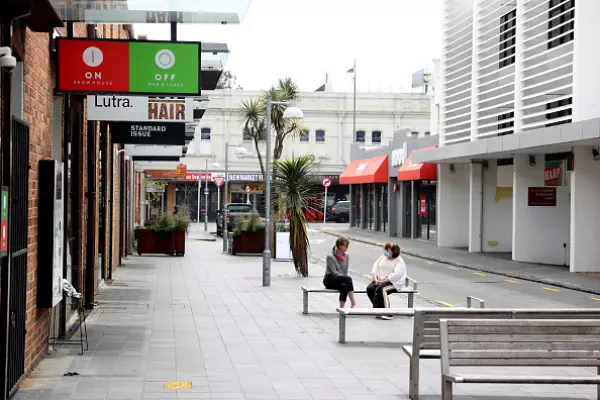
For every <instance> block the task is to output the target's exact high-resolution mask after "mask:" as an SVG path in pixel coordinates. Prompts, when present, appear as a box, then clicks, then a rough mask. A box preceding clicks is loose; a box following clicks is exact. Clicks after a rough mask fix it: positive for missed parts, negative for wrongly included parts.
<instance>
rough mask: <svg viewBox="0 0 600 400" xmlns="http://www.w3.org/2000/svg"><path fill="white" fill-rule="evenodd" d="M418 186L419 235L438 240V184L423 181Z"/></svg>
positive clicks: (423, 237) (419, 236)
mask: <svg viewBox="0 0 600 400" xmlns="http://www.w3.org/2000/svg"><path fill="white" fill-rule="evenodd" d="M418 188H419V189H418V192H417V193H418V197H417V198H418V204H417V210H416V211H417V212H418V214H417V215H418V217H417V224H418V225H417V237H418V238H420V239H426V240H432V241H437V215H436V185H435V183H434V184H430V183H421V184H419V186H418Z"/></svg>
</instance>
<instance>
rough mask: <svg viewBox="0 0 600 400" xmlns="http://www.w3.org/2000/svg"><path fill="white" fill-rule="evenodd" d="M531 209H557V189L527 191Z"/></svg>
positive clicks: (538, 188) (546, 188)
mask: <svg viewBox="0 0 600 400" xmlns="http://www.w3.org/2000/svg"><path fill="white" fill-rule="evenodd" d="M527 205H528V206H529V207H556V188H555V187H530V188H529V190H528V191H527Z"/></svg>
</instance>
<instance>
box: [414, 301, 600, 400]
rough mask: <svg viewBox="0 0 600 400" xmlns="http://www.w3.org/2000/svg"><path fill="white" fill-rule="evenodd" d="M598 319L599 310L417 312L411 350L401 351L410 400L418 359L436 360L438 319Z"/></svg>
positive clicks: (416, 389)
mask: <svg viewBox="0 0 600 400" xmlns="http://www.w3.org/2000/svg"><path fill="white" fill-rule="evenodd" d="M454 318H458V319H565V318H577V319H586V320H588V319H600V308H583V309H568V308H567V309H475V308H471V309H469V308H417V309H415V316H414V323H413V341H412V345H411V346H403V347H402V350H403V351H404V353H405V354H406V355H407V356H408V357H410V373H409V390H408V391H409V397H410V398H411V399H412V400H417V399H418V397H419V371H420V370H419V365H420V360H421V359H439V358H440V357H441V353H440V320H441V319H454Z"/></svg>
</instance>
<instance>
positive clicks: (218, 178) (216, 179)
mask: <svg viewBox="0 0 600 400" xmlns="http://www.w3.org/2000/svg"><path fill="white" fill-rule="evenodd" d="M224 180H225V178H223V177H222V176H215V177H214V178H213V182H214V183H215V185H217V187H218V188H220V187H221V186H223V181H224Z"/></svg>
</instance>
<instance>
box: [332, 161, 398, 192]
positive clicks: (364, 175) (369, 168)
mask: <svg viewBox="0 0 600 400" xmlns="http://www.w3.org/2000/svg"><path fill="white" fill-rule="evenodd" d="M369 164H370V165H369ZM388 180H389V177H388V156H387V155H385V156H376V157H371V158H365V159H363V160H355V161H352V162H351V163H350V164H348V166H346V168H345V169H344V172H342V174H341V175H340V184H342V185H348V184H349V185H360V184H369V183H387V182H388Z"/></svg>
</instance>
